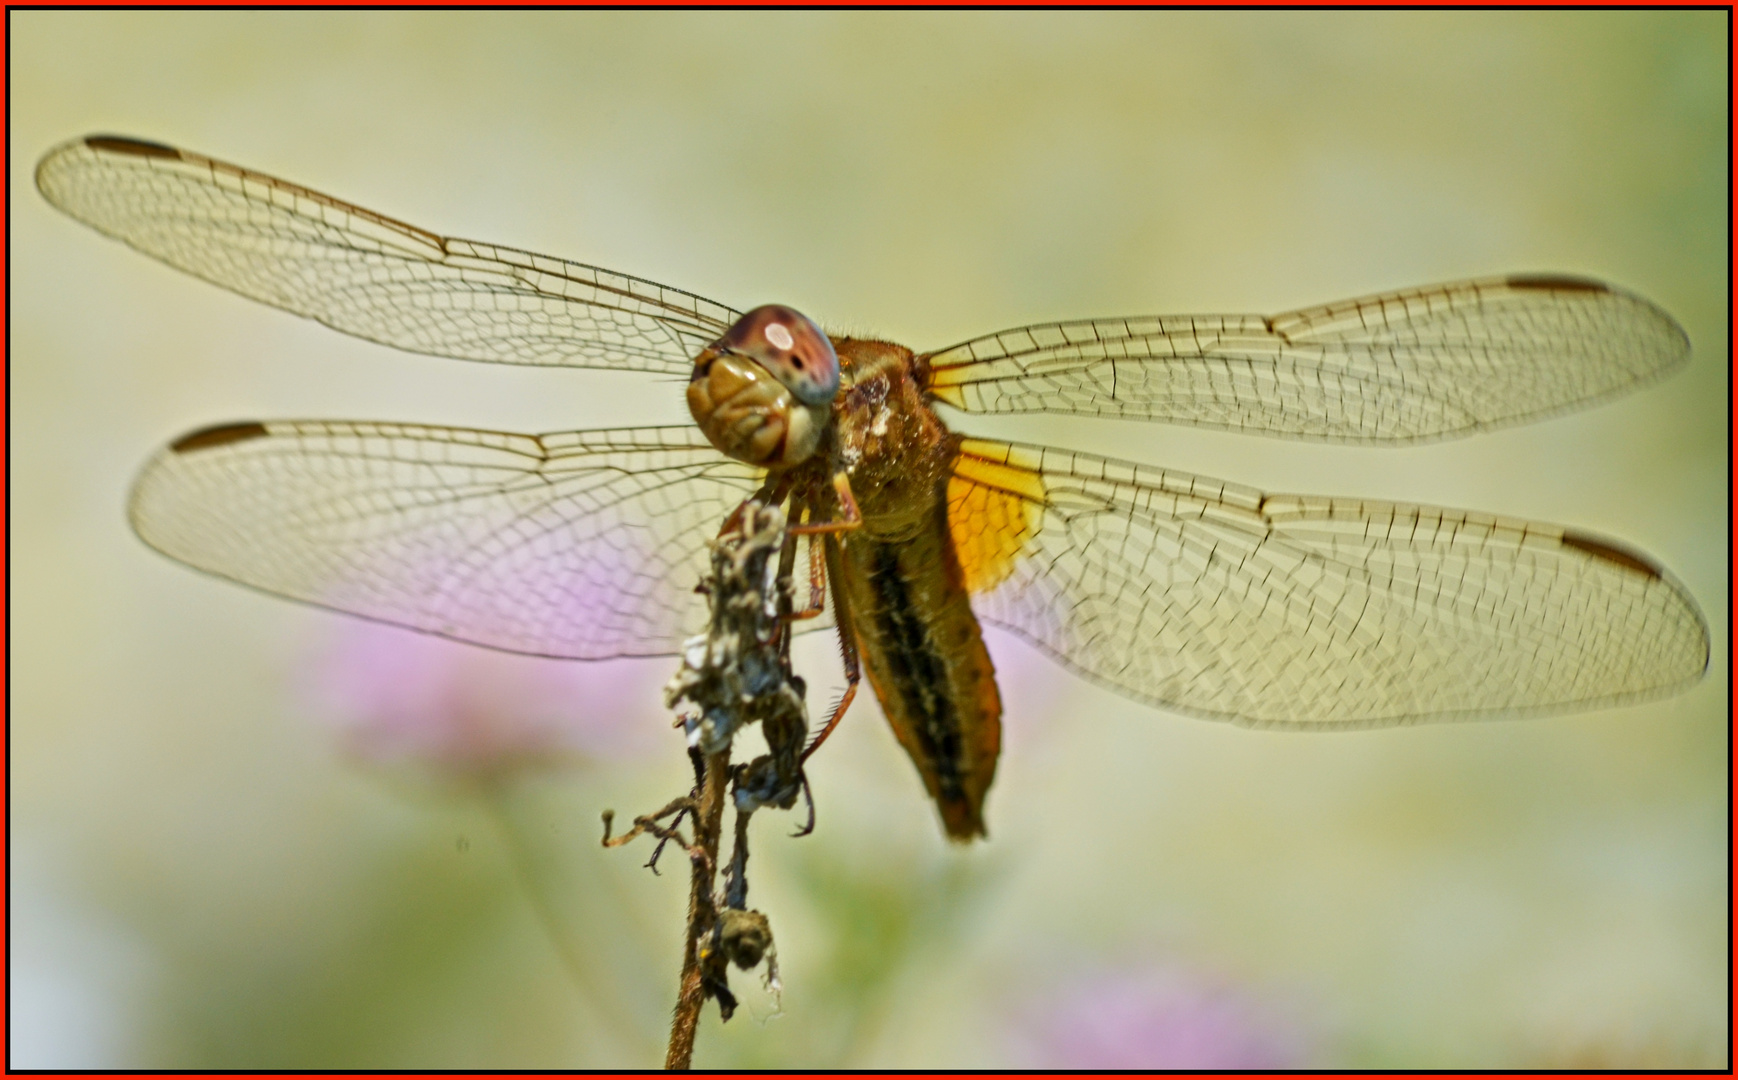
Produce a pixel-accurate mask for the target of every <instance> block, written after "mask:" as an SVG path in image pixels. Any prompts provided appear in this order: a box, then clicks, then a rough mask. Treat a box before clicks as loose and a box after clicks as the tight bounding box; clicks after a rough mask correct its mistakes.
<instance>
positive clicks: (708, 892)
mask: <svg viewBox="0 0 1738 1080" xmlns="http://www.w3.org/2000/svg"><path fill="white" fill-rule="evenodd" d="M705 761H706V766H705V776H704V777H703V778H702V781H701V785H700V804H699V809H698V810H697V812H696V813H695V815H694V846H693V848H692V850H691V851H690V853H689V860H688V861H689V865H690V867H691V870H692V877H691V882H692V883H691V885H690V887H689V890H688V940H687V943H686V944H684V945H683V947H682V978H681V983H680V987H679V989H678V990H677V993H676V1011H675V1016H674V1018H673V1019H672V1021H671V1024H670V1049H669V1051H668V1052H667V1053H666V1054H665V1055H664V1068H666V1069H679V1070H686V1069H689V1068H691V1067H692V1066H693V1062H694V1034H695V1032H696V1031H697V1030H698V1029H699V1026H700V1009H701V1007H702V1006H703V1005H705V1004H706V987H705V983H704V980H703V979H702V977H701V970H700V942H701V939H702V938H704V937H706V936H707V935H709V934H711V933H712V926H713V923H714V922H716V921H717V917H718V916H717V912H716V911H715V910H714V906H713V901H712V896H713V879H714V878H715V877H716V875H717V872H718V841H719V835H720V833H721V832H722V831H723V824H724V795H725V792H726V790H727V788H728V784H729V780H730V747H729V746H726V747H725V748H724V749H723V750H720V751H719V752H718V753H716V754H711V755H708V756H707V757H706V759H705Z"/></svg>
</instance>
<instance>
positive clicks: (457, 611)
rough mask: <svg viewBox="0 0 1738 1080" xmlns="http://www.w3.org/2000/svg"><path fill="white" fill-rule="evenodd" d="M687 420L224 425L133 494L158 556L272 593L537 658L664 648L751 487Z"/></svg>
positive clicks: (750, 476)
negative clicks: (662, 423)
mask: <svg viewBox="0 0 1738 1080" xmlns="http://www.w3.org/2000/svg"><path fill="white" fill-rule="evenodd" d="M762 475H763V474H762V472H761V471H760V470H758V469H754V468H751V467H749V466H746V465H743V464H740V463H738V462H734V461H731V460H730V459H728V458H726V457H724V456H723V455H722V454H720V453H719V452H718V451H717V450H715V449H713V448H712V447H711V445H709V444H708V443H707V442H706V441H705V439H704V438H703V437H702V436H701V434H700V433H699V432H698V431H696V430H695V429H693V428H690V427H648V428H621V429H616V430H603V431H574V432H565V433H561V434H551V435H535V436H534V435H512V434H506V433H501V432H492V431H472V430H466V429H461V428H443V427H423V426H417V425H410V424H385V423H347V422H333V421H284V422H267V423H245V424H230V425H225V426H222V427H217V428H207V429H204V430H202V431H197V432H193V433H192V434H189V435H186V436H183V437H182V438H181V439H178V440H176V441H175V442H174V443H172V444H171V445H169V446H167V447H165V448H164V449H163V450H161V451H159V452H158V454H157V455H156V456H155V457H154V458H153V459H152V460H151V462H150V463H149V464H148V465H147V466H146V467H145V471H144V473H143V474H142V475H141V476H140V477H139V479H138V482H137V483H136V485H135V486H134V489H133V495H132V501H131V505H130V514H131V518H132V522H133V527H134V528H135V529H137V530H138V533H139V535H140V536H141V537H143V538H144V539H145V541H146V542H147V543H149V544H150V545H151V546H152V547H155V548H157V549H158V550H159V551H162V552H163V553H165V554H167V555H169V556H171V557H173V558H176V559H179V560H181V561H182V562H185V563H188V564H190V565H192V566H195V567H198V568H199V569H201V570H207V571H210V572H211V573H214V574H218V575H220V576H223V577H227V578H232V579H234V580H236V581H240V582H242V583H244V584H247V585H252V586H255V587H257V588H260V589H264V590H266V591H268V592H272V593H278V594H280V595H283V596H288V597H292V598H294V599H297V600H304V601H307V602H309V603H314V604H319V605H322V606H325V607H330V608H336V609H337V610H339V611H346V612H350V613H352V614H356V615H362V616H366V617H367V618H371V619H377V620H380V621H382V622H389V623H397V624H399V625H401V626H408V627H411V628H413V629H417V630H425V631H428V632H430V633H435V634H440V635H442V636H445V637H450V638H456V639H458V640H460V641H469V642H475V643H476V644H479V645H488V646H493V647H495V648H499V649H507V650H511V651H514V652H522V653H533V654H537V655H543V656H557V657H573V658H581V659H602V658H605V657H613V656H654V655H662V654H666V653H673V652H675V651H676V650H677V649H678V648H679V647H680V646H681V643H682V639H683V638H684V637H685V636H687V635H689V634H693V633H696V632H698V631H699V630H700V629H701V628H703V627H704V626H705V622H706V604H705V601H704V599H703V598H702V597H700V596H696V595H695V593H694V589H695V586H696V585H698V584H699V583H700V581H701V578H702V577H703V575H704V574H705V573H706V571H707V567H708V565H709V563H708V555H707V541H708V540H709V539H711V538H712V537H714V536H715V535H717V533H718V530H719V528H720V527H721V526H722V525H723V524H724V521H725V519H726V518H727V517H728V515H729V514H730V512H731V511H732V510H733V509H735V507H736V506H737V504H738V503H739V502H740V501H741V500H742V499H743V498H744V497H745V496H747V495H749V494H752V493H753V492H754V491H755V489H756V488H757V487H758V486H759V484H760V480H761V476H762Z"/></svg>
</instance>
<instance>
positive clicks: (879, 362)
mask: <svg viewBox="0 0 1738 1080" xmlns="http://www.w3.org/2000/svg"><path fill="white" fill-rule="evenodd" d="M833 345H834V347H835V348H836V349H837V350H838V353H839V366H840V369H841V372H840V373H841V386H840V392H839V396H838V398H837V399H835V401H834V403H833V421H834V422H833V428H834V432H835V433H836V438H837V440H838V450H837V453H838V457H837V461H838V463H839V464H840V465H842V466H843V467H844V469H845V471H846V473H847V474H848V475H849V477H850V480H851V490H852V491H853V493H854V494H855V495H856V498H857V505H858V506H859V507H860V508H861V510H862V512H863V528H864V531H865V532H867V533H868V534H869V535H870V536H873V537H875V538H876V539H877V540H902V539H907V538H909V537H911V536H913V535H915V534H916V533H917V532H918V531H920V530H922V529H923V528H925V527H926V526H927V525H928V524H929V518H930V516H931V513H932V511H933V508H934V506H935V503H936V500H937V499H938V498H940V497H941V492H942V490H943V486H944V484H945V482H946V480H947V475H948V468H949V465H950V464H951V462H952V460H953V457H954V454H955V452H956V450H955V444H956V442H957V436H954V435H953V434H951V433H950V432H949V431H948V430H947V427H946V426H945V425H944V424H943V423H942V422H941V418H940V417H938V416H936V415H935V413H934V411H932V410H931V409H930V407H929V403H928V402H927V401H926V400H924V393H923V372H922V370H921V368H920V367H919V365H920V363H921V362H920V361H919V360H917V358H916V357H915V356H914V355H913V354H912V352H911V350H910V349H907V348H905V347H904V346H902V345H895V344H892V343H891V342H886V341H874V340H868V339H857V338H835V339H833Z"/></svg>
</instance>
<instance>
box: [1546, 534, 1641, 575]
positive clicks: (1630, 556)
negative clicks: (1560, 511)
mask: <svg viewBox="0 0 1738 1080" xmlns="http://www.w3.org/2000/svg"><path fill="white" fill-rule="evenodd" d="M1563 546H1564V547H1572V548H1574V549H1575V550H1577V551H1585V552H1586V553H1587V554H1589V555H1591V556H1593V557H1594V558H1596V559H1604V560H1605V561H1606V562H1611V563H1616V564H1617V565H1618V566H1621V567H1623V568H1624V569H1626V570H1633V571H1635V572H1636V573H1638V574H1642V575H1644V576H1646V577H1649V578H1653V579H1656V580H1658V579H1659V578H1662V577H1664V576H1665V575H1664V574H1662V573H1661V572H1660V569H1659V567H1657V566H1655V565H1654V564H1652V563H1650V562H1648V561H1647V560H1646V559H1644V558H1642V557H1641V556H1640V555H1638V554H1636V553H1635V552H1633V551H1625V550H1624V549H1623V548H1620V547H1617V546H1615V545H1613V544H1611V543H1610V542H1608V541H1605V540H1597V539H1594V538H1593V537H1591V536H1583V535H1581V534H1580V533H1573V532H1565V533H1564V534H1563Z"/></svg>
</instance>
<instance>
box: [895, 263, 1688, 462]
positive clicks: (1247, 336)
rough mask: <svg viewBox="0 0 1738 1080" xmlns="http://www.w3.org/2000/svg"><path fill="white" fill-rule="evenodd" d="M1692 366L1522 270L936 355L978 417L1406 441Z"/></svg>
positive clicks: (1668, 322)
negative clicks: (1062, 417) (1049, 416)
mask: <svg viewBox="0 0 1738 1080" xmlns="http://www.w3.org/2000/svg"><path fill="white" fill-rule="evenodd" d="M1688 355H1689V339H1688V338H1687V337H1685V335H1684V331H1683V329H1682V328H1681V327H1680V326H1678V324H1677V323H1676V322H1674V321H1673V320H1672V317H1671V316H1670V315H1667V314H1666V313H1665V312H1664V311H1661V310H1660V309H1659V308H1657V307H1655V306H1654V305H1653V304H1651V303H1649V302H1648V301H1646V300H1643V299H1641V298H1640V297H1638V296H1633V295H1631V294H1629V293H1626V292H1623V291H1621V290H1619V289H1615V288H1613V287H1611V286H1609V285H1605V284H1602V283H1600V282H1597V281H1588V280H1585V279H1581V278H1571V277H1564V276H1561V275H1511V276H1509V277H1502V278H1485V279H1481V280H1477V281H1462V282H1456V283H1454V284H1449V285H1436V286H1429V287H1425V288H1418V289H1408V290H1404V291H1401V292H1392V293H1384V294H1382V295H1379V296H1368V297H1363V298H1361V299H1357V300H1347V301H1343V302H1341V303H1337V304H1327V305H1324V306H1322V307H1315V308H1306V309H1304V310H1301V311H1292V312H1287V313H1286V314H1283V315H1274V316H1272V317H1268V318H1264V317H1262V316H1259V315H1242V316H1236V315H1234V316H1219V315H1212V316H1191V315H1181V316H1153V317H1146V318H1129V319H1092V320H1084V321H1081V322H1067V323H1048V324H1044V325H1040V326H1028V327H1023V328H1021V329H1018V330H1004V331H1002V332H1001V333H998V334H991V335H989V336H987V337H981V338H977V339H975V340H973V341H968V342H965V343H963V344H960V345H955V346H953V347H951V348H948V349H943V350H941V351H940V352H937V353H933V354H931V355H930V357H929V362H930V364H931V366H932V369H933V373H932V376H931V385H930V390H931V393H933V394H934V395H935V397H936V398H938V399H939V400H941V401H943V402H946V403H947V404H949V405H952V406H954V407H955V408H958V409H963V410H965V411H967V412H988V413H1014V412H1060V413H1074V414H1077V415H1083V416H1108V417H1121V418H1124V419H1134V420H1165V421H1171V422H1174V423H1184V424H1198V425H1201V426H1204V427H1216V428H1224V429H1227V430H1231V431H1249V432H1257V433H1260V434H1265V435H1282V436H1289V437H1294V438H1305V439H1320V440H1325V441H1345V442H1373V443H1406V442H1416V441H1423V440H1429V439H1437V438H1444V437H1449V436H1455V435H1465V434H1470V433H1472V432H1475V431H1480V430H1484V429H1486V428H1492V427H1500V426H1503V425H1507V424H1518V423H1524V422H1526V421H1529V420H1535V419H1539V418H1541V417H1544V416H1548V415H1550V414H1552V413H1556V412H1561V411H1563V410H1566V409H1573V408H1577V407H1580V406H1583V405H1587V404H1590V403H1592V402H1595V401H1599V400H1601V399H1603V398H1607V397H1610V396H1612V395H1614V394H1619V393H1622V392H1624V391H1626V390H1630V389H1632V388H1634V387H1636V386H1638V385H1640V384H1642V383H1645V382H1647V381H1649V380H1650V379H1654V378H1657V377H1658V376H1660V375H1662V374H1664V373H1665V372H1667V371H1669V370H1670V369H1671V368H1672V367H1674V366H1676V365H1677V364H1679V363H1682V362H1683V360H1684V359H1685V358H1686V357H1687V356H1688Z"/></svg>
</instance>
